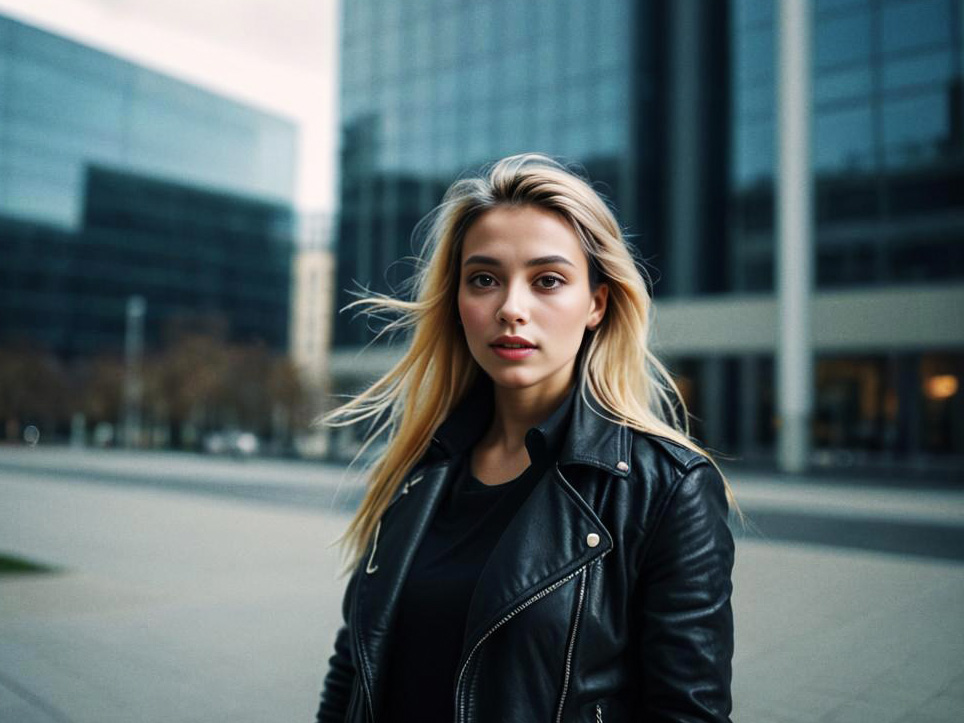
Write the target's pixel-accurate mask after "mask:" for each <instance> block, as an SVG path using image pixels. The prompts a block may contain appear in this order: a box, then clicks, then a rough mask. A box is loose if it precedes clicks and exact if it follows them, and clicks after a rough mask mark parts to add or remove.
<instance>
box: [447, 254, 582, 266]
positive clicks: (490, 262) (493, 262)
mask: <svg viewBox="0 0 964 723" xmlns="http://www.w3.org/2000/svg"><path fill="white" fill-rule="evenodd" d="M472 264H480V265H483V266H496V267H499V268H501V267H502V262H501V261H499V260H498V259H497V258H494V257H492V256H481V255H479V254H472V255H471V256H469V257H468V258H467V259H466V260H465V263H464V264H462V265H463V266H471V265H472ZM549 264H566V265H568V266H573V267H574V266H575V264H574V263H572V261H570V260H569V259H567V258H566V257H565V256H558V255H555V256H539V257H537V258H534V259H529V260H528V261H526V262H525V265H526V266H527V267H529V266H548V265H549Z"/></svg>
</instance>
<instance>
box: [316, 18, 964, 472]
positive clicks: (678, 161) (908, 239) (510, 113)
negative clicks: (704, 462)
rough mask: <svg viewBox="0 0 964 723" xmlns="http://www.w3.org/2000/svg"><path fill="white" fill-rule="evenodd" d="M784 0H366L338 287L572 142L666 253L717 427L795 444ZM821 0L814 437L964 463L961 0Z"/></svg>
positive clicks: (346, 47)
mask: <svg viewBox="0 0 964 723" xmlns="http://www.w3.org/2000/svg"><path fill="white" fill-rule="evenodd" d="M779 6H780V3H779V2H769V1H767V2H761V1H759V0H729V1H726V2H712V3H704V2H673V1H672V0H644V1H643V2H631V1H630V0H597V1H594V2H589V1H587V0H564V1H562V2H557V1H550V0H534V1H533V2H527V3H515V2H509V1H507V0H480V1H479V2H474V3H462V2H457V1H455V0H406V1H404V2H394V1H391V2H390V1H389V0H356V1H355V2H351V3H344V4H343V7H342V13H343V17H342V62H341V67H342V71H341V72H342V78H341V94H342V95H341V97H342V107H341V112H342V126H341V133H342V135H341V150H342V160H341V170H340V176H341V184H342V185H341V205H340V221H339V225H338V232H337V254H338V256H337V280H336V287H337V289H338V290H339V292H338V297H337V304H338V306H339V307H341V306H344V304H345V303H347V302H348V301H350V300H351V299H352V298H353V297H352V296H351V295H350V294H349V293H348V291H349V290H350V289H357V288H358V287H357V284H356V282H357V283H360V284H362V285H363V286H366V287H368V288H371V289H373V290H377V291H391V290H392V289H393V288H395V289H397V288H398V282H399V281H400V280H402V279H403V278H404V277H405V276H406V275H407V273H408V272H409V271H410V270H411V266H410V265H408V264H405V263H398V262H399V259H402V258H403V257H405V256H410V255H412V254H413V253H415V252H416V251H417V250H418V249H417V248H413V245H412V237H411V234H412V230H413V228H414V226H415V223H416V222H417V220H418V219H419V218H420V217H421V216H422V215H423V214H425V213H426V212H427V211H429V210H430V209H431V208H432V207H433V205H434V204H435V203H437V202H438V200H439V199H440V196H441V193H442V191H443V190H444V188H445V187H446V186H447V185H448V183H449V182H451V180H453V179H454V178H455V177H456V176H457V175H458V174H460V173H462V172H464V171H465V170H467V169H473V168H476V167H478V166H479V165H481V164H482V163H484V162H487V161H491V160H494V159H496V158H499V157H501V156H504V155H507V154H509V153H515V152H521V151H542V152H546V153H549V154H551V155H555V156H560V157H563V158H565V159H567V160H570V161H574V162H576V163H579V164H581V165H582V166H583V167H584V168H585V169H586V170H587V172H588V174H589V176H590V177H591V179H592V180H593V181H595V182H596V184H597V187H598V188H600V189H601V190H602V191H604V192H605V193H606V194H607V195H608V196H609V197H610V198H611V199H612V201H613V203H614V205H615V206H616V208H617V209H618V213H619V215H620V221H621V223H622V224H623V225H624V227H625V228H626V229H627V231H628V234H629V239H630V242H631V243H633V244H635V245H636V246H637V247H638V248H639V250H640V252H641V253H640V255H641V257H642V258H644V259H646V261H647V263H648V264H649V271H650V273H651V275H652V277H653V281H654V284H653V289H652V291H653V295H654V297H655V299H656V300H657V308H658V309H659V310H660V322H661V331H662V332H663V333H662V334H661V335H660V336H661V337H662V339H663V341H662V346H661V347H660V348H658V349H657V351H658V352H659V353H660V354H661V355H662V356H663V357H664V358H666V359H667V360H668V362H669V365H670V368H671V369H672V371H673V372H674V373H675V374H677V375H678V381H679V382H680V384H681V386H682V387H683V389H684V392H685V394H686V396H687V401H688V403H689V405H690V407H691V411H693V412H694V414H695V417H696V418H695V419H694V420H693V432H694V433H695V435H696V436H697V437H698V438H699V439H700V440H701V441H702V442H704V443H705V444H707V445H709V446H710V447H711V448H713V449H714V450H717V451H720V452H725V453H728V454H731V455H733V456H734V457H736V458H739V459H745V460H752V459H756V458H761V459H772V457H773V454H774V451H775V450H774V444H775V430H776V427H777V425H778V424H779V420H778V419H777V416H776V415H777V411H776V405H775V371H774V359H775V355H776V340H777V339H778V337H779V334H778V324H779V319H778V315H777V310H776V297H775V293H776V289H775V288H774V284H775V278H776V276H775V273H774V271H775V263H776V262H777V258H776V255H777V251H776V250H777V243H776V242H777V239H776V235H777V224H776V210H775V184H776V180H777V179H776V174H777V157H776V148H777V141H776V133H777V131H778V129H777V127H776V121H775V119H776V117H777V108H776V103H777V97H776V85H775V79H776V76H777V58H776V53H777V50H778V45H779V40H778V33H777V17H776V13H777V11H778V9H779ZM810 6H811V12H812V55H811V58H810V67H811V72H812V89H813V98H812V143H811V148H812V156H811V164H812V171H813V183H814V186H813V189H814V204H815V208H814V214H815V219H814V220H815V224H814V238H813V244H814V261H815V283H816V289H815V295H814V332H813V336H814V353H815V356H816V379H815V383H816V389H815V400H816V404H815V410H814V420H813V425H814V426H813V436H814V441H815V445H816V454H815V457H814V460H815V461H817V462H821V461H825V462H828V463H830V464H839V463H851V462H866V463H872V462H878V461H879V462H882V463H885V464H889V463H891V462H908V463H911V464H917V463H920V464H922V465H945V464H950V465H952V466H953V465H958V466H960V465H961V464H962V463H964V390H961V389H960V388H959V386H960V382H961V381H962V380H964V324H960V322H959V319H961V318H964V192H962V189H964V178H962V172H964V92H962V87H964V85H962V78H964V45H962V33H964V18H962V12H964V10H962V5H961V3H960V2H958V1H957V0H813V1H812V2H811V3H810ZM747 309H749V310H750V312H751V313H749V314H748V313H747V311H746V310H747ZM955 319H957V320H958V321H957V322H956V323H955V321H954V320H955ZM748 327H749V328H748ZM680 330H683V331H685V334H680V333H679V331H680ZM371 338H372V330H371V329H368V328H367V327H366V324H365V321H364V320H363V319H354V318H352V316H351V315H350V314H342V315H340V316H339V317H337V319H336V321H335V328H334V343H335V357H334V363H333V369H334V370H335V373H336V375H341V378H342V380H343V381H342V385H343V387H344V388H357V385H358V384H359V383H361V382H362V381H363V377H364V375H365V374H367V373H372V372H374V371H376V370H375V369H369V368H368V367H364V370H363V368H362V366H361V365H358V364H357V359H358V358H359V357H358V356H357V351H358V350H359V349H360V348H361V347H362V345H364V344H365V343H366V342H368V341H369V340H370V339H371ZM374 353H377V352H374ZM374 353H373V354H374ZM369 356H371V355H369ZM390 358H391V354H390V353H388V352H387V351H386V352H385V355H384V359H385V360H388V359H390ZM351 360H356V363H355V365H354V366H353V363H352V361H351Z"/></svg>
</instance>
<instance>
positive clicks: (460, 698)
mask: <svg viewBox="0 0 964 723" xmlns="http://www.w3.org/2000/svg"><path fill="white" fill-rule="evenodd" d="M608 552H609V551H608V550H607V551H606V552H604V553H603V554H602V555H600V556H599V557H598V558H596V559H597V560H601V559H602V558H603V557H605V556H606V554H607V553H608ZM590 562H594V560H590V561H589V562H586V563H585V564H583V565H582V566H581V567H579V568H577V569H576V570H573V571H572V572H570V573H569V574H568V575H566V576H565V577H564V578H562V579H561V580H557V581H556V582H554V583H553V584H552V585H550V586H549V587H547V588H546V589H544V590H540V591H539V592H537V593H536V594H535V595H533V596H532V597H530V598H529V599H528V600H526V601H525V602H523V603H522V604H520V605H518V606H517V607H515V608H513V609H512V610H510V611H509V612H508V613H506V614H505V615H504V616H503V617H502V618H501V619H500V620H499V621H498V622H497V623H496V624H495V625H493V626H492V627H491V628H489V629H488V630H486V631H485V635H483V636H482V637H481V638H479V641H478V642H477V643H476V644H475V645H474V646H472V650H471V651H470V652H469V654H468V656H467V657H466V658H465V662H464V663H463V664H462V669H461V670H460V671H459V677H458V682H457V683H456V685H455V700H456V702H457V704H458V710H457V711H456V723H459V722H460V721H464V720H465V695H464V693H463V692H462V679H463V677H464V676H465V671H466V669H467V668H468V667H469V663H470V662H471V661H472V656H474V655H475V652H476V651H477V650H478V649H479V646H481V645H482V643H484V642H485V641H486V639H487V638H488V637H489V636H490V635H492V633H494V632H495V631H496V630H498V629H499V628H501V627H502V626H503V625H505V623H507V622H508V621H509V620H511V619H512V618H513V617H515V616H516V615H517V614H518V613H520V612H522V611H523V610H525V609H526V608H527V607H529V606H530V605H532V603H534V602H537V601H539V600H541V599H542V598H544V597H545V596H546V595H548V594H549V593H551V592H552V591H554V590H556V589H557V588H559V587H561V586H562V585H565V584H566V583H567V582H569V581H570V580H572V578H574V577H576V576H577V575H579V574H580V573H581V572H583V571H584V570H585V569H586V568H587V567H589V564H590Z"/></svg>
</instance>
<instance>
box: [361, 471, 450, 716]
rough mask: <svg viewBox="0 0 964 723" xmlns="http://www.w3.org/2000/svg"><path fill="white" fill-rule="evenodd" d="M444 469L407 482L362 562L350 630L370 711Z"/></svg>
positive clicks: (445, 473)
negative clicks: (403, 592) (404, 588)
mask: <svg viewBox="0 0 964 723" xmlns="http://www.w3.org/2000/svg"><path fill="white" fill-rule="evenodd" d="M449 469H450V465H449V464H441V465H436V466H434V467H431V468H429V469H427V470H425V472H424V473H418V474H416V475H414V476H412V477H411V479H410V480H408V481H406V483H405V484H404V485H403V486H402V487H401V488H400V489H399V492H398V493H397V494H396V496H395V498H394V500H393V501H392V503H391V505H390V506H389V507H388V509H387V510H386V512H385V515H384V516H383V518H382V523H380V525H379V531H378V535H377V537H376V539H375V540H374V542H373V545H371V546H370V547H369V551H368V555H367V556H366V558H365V560H363V561H362V565H363V566H364V567H363V569H362V570H361V572H360V576H359V579H358V582H357V587H356V590H355V604H354V612H353V614H354V616H355V617H354V622H353V624H352V628H353V629H354V631H355V636H356V641H355V643H356V646H357V649H358V651H359V655H360V658H361V660H360V663H361V665H360V666H359V667H360V669H361V672H362V676H363V680H364V681H365V688H366V693H367V694H368V695H369V703H370V704H371V706H372V709H374V708H375V707H376V706H377V701H378V700H379V697H380V691H381V681H382V675H383V674H384V671H385V662H386V658H385V653H386V650H387V649H388V645H389V644H390V643H389V635H390V633H391V625H392V619H393V617H394V612H395V608H396V606H397V605H398V597H399V594H400V593H401V590H402V586H403V585H404V583H405V578H406V577H407V575H408V570H409V568H410V567H411V564H412V560H413V559H414V558H415V553H416V551H417V550H418V546H419V544H420V543H421V541H422V538H423V537H424V536H425V532H426V530H427V529H428V527H429V524H430V523H431V520H432V517H433V516H434V514H435V510H436V508H437V507H438V504H439V501H440V500H441V498H442V492H443V490H444V488H445V483H446V479H447V477H448V472H449Z"/></svg>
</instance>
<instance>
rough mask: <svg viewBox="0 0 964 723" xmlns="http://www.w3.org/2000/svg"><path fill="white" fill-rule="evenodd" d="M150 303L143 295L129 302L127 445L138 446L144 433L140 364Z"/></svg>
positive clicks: (130, 298) (126, 341) (126, 402)
mask: <svg viewBox="0 0 964 723" xmlns="http://www.w3.org/2000/svg"><path fill="white" fill-rule="evenodd" d="M146 310H147V302H145V301H144V297H143V296H130V297H128V299H127V323H126V325H125V331H124V446H125V447H128V448H132V447H136V446H137V445H138V442H139V439H140V432H141V397H142V395H143V388H144V385H143V381H142V379H141V362H142V359H143V356H144V313H145V312H146Z"/></svg>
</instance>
